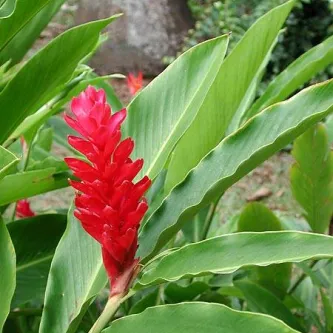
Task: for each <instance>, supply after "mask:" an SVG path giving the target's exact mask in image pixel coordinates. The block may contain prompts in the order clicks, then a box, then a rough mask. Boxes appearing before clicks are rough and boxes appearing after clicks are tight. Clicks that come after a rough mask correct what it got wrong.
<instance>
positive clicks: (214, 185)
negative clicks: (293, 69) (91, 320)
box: [139, 81, 333, 261]
mask: <svg viewBox="0 0 333 333" xmlns="http://www.w3.org/2000/svg"><path fill="white" fill-rule="evenodd" d="M332 107H333V81H327V82H324V83H322V84H318V85H315V86H313V87H310V88H308V89H305V90H303V91H302V92H300V93H299V94H297V95H296V96H294V97H293V98H291V99H290V100H288V101H285V102H283V103H281V104H275V105H272V106H271V107H270V108H268V109H266V110H265V111H263V112H261V113H260V114H258V115H257V116H256V117H254V118H252V119H250V120H249V121H248V122H247V123H246V124H245V125H244V126H243V127H241V128H240V129H239V130H238V131H236V132H235V133H233V134H231V135H229V136H228V137H226V138H225V139H224V140H223V141H222V142H221V143H220V144H219V146H218V147H217V148H216V149H214V150H213V151H212V152H211V153H210V154H209V155H207V156H206V157H205V158H204V159H203V160H202V161H201V162H200V163H199V165H198V166H197V167H196V168H195V169H194V170H192V171H191V172H190V173H189V175H188V176H187V178H186V179H185V181H184V182H183V183H181V184H180V185H179V186H177V187H176V188H175V189H174V190H173V191H172V192H171V194H170V195H169V197H167V198H166V199H165V200H164V202H163V204H162V205H161V207H160V208H159V209H158V210H156V212H155V213H154V215H152V217H151V218H150V219H149V220H148V221H147V223H146V224H145V225H144V227H143V228H142V231H141V233H140V241H139V244H140V247H139V256H140V257H141V258H145V257H151V256H152V255H153V254H154V253H156V252H157V251H158V250H159V249H161V248H162V247H163V246H164V245H165V244H166V243H167V242H168V240H169V239H170V238H171V237H172V236H173V235H174V234H175V233H176V232H177V231H178V230H180V228H181V227H182V225H183V224H184V223H185V222H186V221H187V220H188V219H189V218H191V217H192V216H194V215H195V214H196V213H197V212H198V210H199V209H200V208H202V207H204V206H205V205H207V204H209V203H210V202H212V201H213V200H215V199H216V198H217V197H219V196H220V195H221V194H222V193H224V192H225V191H226V190H227V189H228V188H229V187H230V186H231V185H232V184H234V183H235V182H236V181H238V180H239V179H241V178H242V177H243V176H245V175H246V174H247V173H249V172H250V171H251V170H253V169H254V168H255V167H257V166H258V165H259V164H260V163H262V162H263V161H265V160H266V159H267V158H268V157H270V156H271V155H273V154H274V153H276V152H277V151H279V150H280V149H282V148H283V147H285V146H286V144H288V143H289V142H291V141H292V140H294V139H295V138H296V137H297V136H299V135H300V134H301V133H302V132H304V131H305V130H306V129H307V128H309V127H310V126H312V125H314V124H315V123H317V122H318V121H320V120H321V119H323V118H324V117H325V116H327V115H328V114H329V113H330V112H331V111H332V110H333V108H332ZM146 260H147V258H146V259H144V261H146Z"/></svg>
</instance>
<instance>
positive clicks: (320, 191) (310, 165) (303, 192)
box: [290, 124, 333, 233]
mask: <svg viewBox="0 0 333 333" xmlns="http://www.w3.org/2000/svg"><path fill="white" fill-rule="evenodd" d="M292 155H293V157H294V158H295V160H296V163H295V164H294V165H293V166H292V168H291V170H290V183H291V189H292V192H293V195H294V197H295V199H296V200H297V201H298V203H299V204H300V205H301V206H302V208H303V210H304V213H305V214H304V215H305V218H306V220H307V221H308V223H309V224H310V226H311V229H312V230H313V231H314V232H319V233H324V232H325V231H326V230H327V228H328V226H329V224H330V220H331V217H332V214H333V153H332V152H331V150H330V144H329V142H328V136H327V132H326V128H325V125H323V124H317V125H316V126H314V127H312V128H310V129H309V130H308V131H306V132H305V133H304V134H302V135H301V136H300V137H299V138H297V140H295V142H294V148H293V150H292Z"/></svg>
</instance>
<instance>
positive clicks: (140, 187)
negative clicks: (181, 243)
mask: <svg viewBox="0 0 333 333" xmlns="http://www.w3.org/2000/svg"><path fill="white" fill-rule="evenodd" d="M71 108H72V112H73V114H74V115H75V118H71V117H69V116H68V115H65V120H66V122H67V123H68V125H69V126H71V127H72V128H73V129H75V130H76V131H77V132H78V133H80V134H81V136H82V137H76V136H69V137H68V142H69V144H70V145H71V146H72V147H73V148H75V149H76V150H78V151H79V152H81V153H82V154H83V155H85V156H86V158H87V159H88V161H89V162H86V161H83V160H81V159H78V158H65V161H66V163H67V164H68V166H69V167H70V168H71V169H72V171H73V173H74V175H75V176H76V177H78V178H80V179H81V181H70V183H71V185H72V186H73V187H74V188H75V189H76V190H77V191H78V192H77V193H76V197H75V206H76V209H75V211H74V214H75V216H76V217H77V218H78V219H79V220H80V221H81V224H82V227H83V228H84V229H85V230H86V231H87V232H88V233H89V234H90V235H91V236H92V237H94V238H95V239H96V240H97V241H98V242H99V243H100V244H101V245H102V255H103V260H104V265H105V267H106V270H107V273H108V276H109V279H110V282H111V293H112V294H116V293H118V292H123V291H125V290H124V289H125V288H127V287H128V284H129V283H130V280H131V279H132V278H133V277H134V275H135V272H136V269H137V266H138V261H139V259H135V253H136V250H137V247H138V228H139V225H140V222H141V220H142V218H143V216H144V214H145V213H146V211H147V209H148V205H147V202H146V200H145V198H144V197H143V194H144V193H145V192H146V190H147V189H148V187H149V186H150V184H151V181H150V179H149V178H148V177H144V178H143V179H141V180H140V181H139V182H137V183H134V181H133V180H134V178H135V176H136V175H137V174H138V172H139V171H140V170H141V168H142V165H143V160H142V159H138V160H136V161H132V160H131V158H130V154H131V153H132V151H133V148H134V142H133V140H132V139H130V138H127V139H125V140H123V141H121V132H120V126H121V124H122V122H123V121H124V120H125V118H126V109H122V110H121V111H119V112H116V113H114V114H111V109H110V106H109V105H108V104H107V103H106V98H105V92H104V91H103V90H99V91H96V90H95V89H94V88H92V87H88V88H87V89H86V91H85V92H83V93H81V94H80V95H79V97H77V98H74V99H73V100H72V104H71Z"/></svg>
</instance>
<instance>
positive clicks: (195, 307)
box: [103, 302, 297, 333]
mask: <svg viewBox="0 0 333 333" xmlns="http://www.w3.org/2000/svg"><path fill="white" fill-rule="evenodd" d="M156 331H158V332H159V333H176V332H177V333H189V332H191V333H203V332H205V333H249V332H256V333H277V332H279V333H297V331H295V330H293V329H292V328H290V327H288V326H287V325H285V324H284V323H283V322H282V321H280V320H278V319H275V318H273V317H270V316H267V315H262V314H255V313H249V312H241V311H235V310H232V309H230V308H228V307H226V306H224V305H220V304H211V303H200V302H193V303H181V304H174V305H163V306H157V307H153V308H149V309H147V310H145V311H144V312H142V313H141V314H138V315H132V316H128V317H125V318H122V319H119V320H116V321H115V322H113V323H112V324H111V326H110V327H109V328H107V329H105V330H103V333H129V332H136V333H148V332H149V333H150V332H156Z"/></svg>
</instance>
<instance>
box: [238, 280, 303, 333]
mask: <svg viewBox="0 0 333 333" xmlns="http://www.w3.org/2000/svg"><path fill="white" fill-rule="evenodd" d="M235 286H236V287H237V288H239V289H240V290H241V291H242V293H243V295H244V297H245V300H246V301H247V305H248V308H249V309H250V311H253V312H259V313H264V314H267V315H270V316H273V317H275V318H278V319H280V320H282V321H283V322H285V323H286V324H287V325H289V326H290V327H292V328H294V329H296V330H299V331H302V332H304V328H303V327H302V326H301V325H300V323H299V321H298V320H297V319H296V317H295V316H294V315H293V314H292V312H291V311H290V310H289V309H288V308H287V307H286V306H285V305H284V304H283V303H282V301H281V300H280V299H278V298H277V297H276V296H275V295H274V294H272V293H271V292H270V291H268V290H267V289H265V288H263V287H261V286H259V285H257V284H255V283H253V282H249V281H236V282H235Z"/></svg>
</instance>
